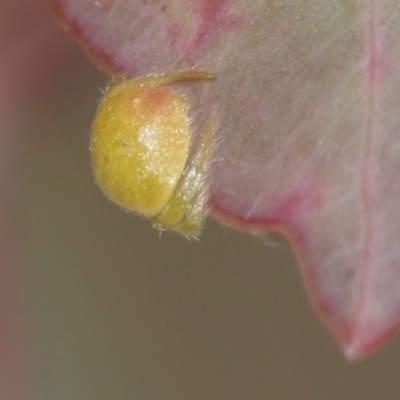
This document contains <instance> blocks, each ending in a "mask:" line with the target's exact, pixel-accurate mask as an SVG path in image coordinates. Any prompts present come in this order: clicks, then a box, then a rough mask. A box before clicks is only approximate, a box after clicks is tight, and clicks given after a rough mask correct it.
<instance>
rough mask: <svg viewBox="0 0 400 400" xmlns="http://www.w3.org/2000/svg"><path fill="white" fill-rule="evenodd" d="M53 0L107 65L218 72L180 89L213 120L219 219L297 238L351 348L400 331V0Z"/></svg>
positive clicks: (365, 350) (317, 294) (317, 289)
mask: <svg viewBox="0 0 400 400" xmlns="http://www.w3.org/2000/svg"><path fill="white" fill-rule="evenodd" d="M50 4H51V6H52V7H53V9H54V10H55V12H56V14H57V15H58V16H59V18H60V19H61V20H62V22H63V24H64V26H65V27H66V28H67V29H68V30H69V31H70V33H71V34H72V35H74V37H75V38H77V39H78V40H79V41H80V42H81V43H82V44H83V46H84V48H85V49H86V51H87V52H88V53H89V54H90V55H91V57H92V58H94V59H95V60H96V63H97V64H98V65H99V66H101V67H102V68H103V69H105V70H107V71H108V72H110V73H129V74H132V75H138V74H147V73H149V72H166V71H169V70H177V69H185V68H198V69H206V70H208V71H210V72H215V73H217V74H218V80H217V81H216V82H214V83H212V84H209V83H207V84H205V83H203V84H194V85H190V86H191V87H190V88H189V89H188V88H186V86H185V88H184V89H182V90H186V91H187V93H188V95H189V96H192V99H193V126H194V130H195V132H199V131H200V129H201V124H202V123H203V122H204V120H205V118H207V117H208V116H210V115H212V116H213V118H214V119H215V121H216V123H217V133H216V135H217V140H216V142H217V146H216V150H215V159H214V163H213V168H212V172H211V175H210V185H211V206H212V209H213V212H214V215H216V216H217V217H218V218H219V219H220V220H222V221H224V222H225V223H227V224H230V225H232V226H234V227H237V228H240V229H243V230H248V231H258V232H263V231H267V230H270V229H276V230H280V231H282V232H284V233H286V234H287V235H288V237H289V238H290V239H291V242H292V243H293V245H294V246H295V248H296V250H297V253H298V255H299V259H300V264H301V271H302V275H303V277H304V281H305V284H306V286H307V288H308V289H309V293H310V295H311V298H312V300H313V302H314V304H315V306H316V309H317V311H318V313H319V314H320V315H321V316H322V318H323V320H324V321H325V323H326V324H327V326H328V327H329V329H330V330H331V332H332V333H333V334H334V336H335V337H336V338H337V339H338V341H339V342H340V343H341V345H342V347H343V349H344V352H345V354H346V355H347V357H348V358H350V359H354V358H359V357H362V356H365V355H368V354H369V353H370V352H372V351H373V350H375V349H376V348H377V347H378V345H380V344H382V343H384V342H385V341H386V340H387V339H388V338H389V337H390V336H391V335H392V334H393V333H395V332H396V331H397V330H398V327H399V324H400V246H398V245H397V242H398V240H399V238H400V212H399V211H398V210H397V208H398V199H399V198H400V179H399V178H400V175H399V161H400V140H399V135H400V112H399V110H398V109H399V107H400V69H399V68H398V66H399V65H400V41H399V40H398V38H399V37H400V3H399V2H398V1H397V0H381V1H377V0H376V1H374V0H369V1H367V0H358V1H348V0H337V1H330V0H301V1H297V2H290V1H280V0H272V1H262V0H258V1H257V0H252V1H250V0H248V1H244V0H220V1H218V2H217V1H213V0H177V1H174V2H165V1H161V0H157V1H144V0H141V1H140V0H103V1H100V0H99V1H92V0H52V1H50ZM192 86H193V87H192Z"/></svg>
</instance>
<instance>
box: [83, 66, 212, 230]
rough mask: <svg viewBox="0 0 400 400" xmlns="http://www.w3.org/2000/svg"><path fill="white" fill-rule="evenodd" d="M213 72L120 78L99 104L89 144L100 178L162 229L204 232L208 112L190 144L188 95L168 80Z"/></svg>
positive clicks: (109, 192) (121, 201) (110, 193)
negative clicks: (197, 140) (173, 88)
mask: <svg viewBox="0 0 400 400" xmlns="http://www.w3.org/2000/svg"><path fill="white" fill-rule="evenodd" d="M212 79H215V76H214V75H212V74H210V73H208V72H205V71H195V70H188V71H176V72H169V73H165V74H160V75H147V76H144V77H140V78H136V79H126V78H123V79H119V80H117V81H116V82H115V83H114V84H113V85H112V86H111V87H110V89H109V90H108V91H107V93H106V94H105V95H104V98H103V100H102V102H101V104H100V105H99V108H98V110H97V114H96V117H95V120H94V123H93V128H92V136H91V146H90V147H91V156H92V165H93V171H94V175H95V179H96V182H97V184H98V186H99V187H100V189H101V190H102V191H103V192H104V193H105V195H106V196H107V197H108V198H109V199H110V200H112V201H114V202H115V203H117V204H118V205H120V206H121V207H123V208H125V209H128V210H131V211H136V212H139V213H141V214H144V215H146V216H148V217H150V219H151V220H152V221H153V223H154V226H155V227H157V228H158V229H160V230H175V231H177V232H179V233H182V234H184V235H187V236H189V235H196V234H197V233H198V232H199V230H200V228H201V224H202V222H203V220H204V218H205V215H206V209H207V200H208V186H207V183H206V178H207V173H208V170H209V166H210V163H211V153H212V148H213V124H212V121H211V120H208V121H207V122H206V124H205V127H204V130H203V132H202V134H201V137H200V140H199V142H198V145H197V146H196V148H195V149H192V147H193V146H194V142H193V141H192V132H191V123H190V116H189V106H188V102H187V99H186V98H185V97H184V96H183V95H182V94H180V93H177V92H176V91H173V90H172V89H171V88H170V87H168V86H167V85H170V84H174V83H178V82H184V81H200V80H212Z"/></svg>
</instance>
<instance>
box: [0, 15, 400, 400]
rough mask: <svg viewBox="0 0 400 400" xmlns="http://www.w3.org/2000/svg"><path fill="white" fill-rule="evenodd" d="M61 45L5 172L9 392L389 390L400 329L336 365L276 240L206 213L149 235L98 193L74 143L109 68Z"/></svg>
mask: <svg viewBox="0 0 400 400" xmlns="http://www.w3.org/2000/svg"><path fill="white" fill-rule="evenodd" d="M46 18H50V16H49V15H47V14H46ZM54 29H55V32H59V29H58V27H55V28H54ZM73 52H74V55H73V57H74V60H75V61H74V63H73V64H71V65H69V67H68V68H64V69H62V70H60V69H59V67H58V70H57V73H54V74H51V76H50V75H49V78H48V79H47V81H46V82H47V84H46V86H43V87H38V89H37V92H36V93H35V96H32V97H31V99H30V102H29V104H28V106H26V107H25V108H24V111H23V114H21V115H20V118H19V123H18V127H17V128H15V132H16V134H15V135H14V137H13V140H12V146H10V147H9V149H10V150H9V153H10V154H11V155H12V156H10V157H9V158H10V159H9V160H8V162H7V169H6V172H5V174H3V175H4V178H3V181H4V182H5V185H6V186H5V187H6V188H7V190H6V195H5V200H4V204H5V209H6V212H5V213H4V218H3V219H4V221H5V223H4V226H6V227H7V229H6V230H5V231H4V232H5V235H4V236H5V237H4V241H3V243H7V248H8V251H7V257H8V259H7V260H8V261H7V262H8V264H7V265H10V266H11V268H10V271H9V273H7V274H8V275H7V277H8V278H7V279H8V281H7V282H8V285H7V293H8V295H7V296H8V297H7V301H9V302H10V304H11V306H10V310H13V312H14V313H15V315H14V316H13V318H12V319H11V320H12V325H10V326H11V327H12V334H11V336H12V338H13V346H14V347H13V355H12V356H10V360H11V359H13V360H14V362H15V366H13V368H14V369H13V371H17V375H18V376H16V378H15V379H16V382H17V383H16V384H17V385H18V386H19V393H20V394H19V395H20V396H22V397H21V399H29V400H72V399H79V400H94V399H96V400H110V399H116V400H122V399H124V400H125V399H135V400H179V399H185V400H204V399H207V400H220V399H229V400H244V399H252V400H258V399H269V400H274V399H296V400H299V399H324V400H330V399H332V400H334V399H335V400H336V399H364V400H368V399H371V400H372V399H380V398H385V399H398V398H399V396H400V394H399V393H400V379H399V376H398V371H399V364H400V361H399V360H400V341H399V339H396V340H395V341H394V342H392V343H391V344H390V345H389V346H388V347H386V348H385V349H383V350H382V351H381V352H380V353H378V354H377V355H375V356H373V357H371V358H370V359H367V360H365V361H362V362H358V363H355V364H349V363H348V362H346V361H345V360H344V358H343V356H342V355H341V353H340V350H339V349H338V348H337V346H336V344H335V343H334V342H333V340H332V339H331V338H330V337H329V335H328V333H327V332H326V331H325V329H324V328H323V327H322V325H321V324H320V322H319V321H318V320H317V318H316V316H315V315H314V313H313V311H312V309H311V307H310V304H309V302H308V300H307V298H306V293H305V291H304V290H303V288H302V285H301V280H300V276H299V274H298V271H297V267H296V260H295V257H294V255H293V253H292V251H291V249H290V247H289V245H288V244H287V243H286V242H285V241H284V240H283V239H282V238H280V237H278V236H271V237H268V238H267V240H266V241H262V240H259V239H256V238H254V237H251V236H250V235H246V234H242V233H238V232H234V231H231V230H229V229H227V228H224V227H222V226H220V225H218V224H217V223H215V222H213V221H212V220H208V222H207V224H206V226H205V229H204V231H203V234H202V235H201V240H200V241H188V240H185V239H184V238H182V237H179V236H177V235H173V234H168V233H164V234H162V235H161V236H160V235H159V233H158V232H157V231H155V230H153V229H152V228H151V226H150V224H149V223H148V222H147V221H145V220H143V219H141V218H139V217H137V216H134V215H129V214H127V213H125V212H123V211H121V210H120V209H119V208H118V207H116V206H114V205H112V204H111V203H109V202H108V201H107V199H106V198H105V197H104V196H103V195H102V194H101V193H100V191H99V190H98V189H97V188H96V186H95V184H94V181H93V178H92V172H91V167H90V158H89V150H88V142H89V132H90V126H91V122H92V118H93V115H94V112H95V109H96V105H97V102H98V100H99V98H100V89H101V88H104V87H105V85H106V83H107V80H108V78H107V77H106V76H105V75H103V74H101V73H99V72H98V71H97V70H96V69H95V67H94V66H93V65H92V64H91V63H90V62H89V61H87V60H86V58H85V57H84V55H83V54H81V52H80V50H79V49H78V48H77V47H76V49H75V50H73ZM3 275H4V274H3ZM2 299H5V296H3V297H2ZM4 301H5V300H4ZM9 321H10V320H9ZM0 398H2V397H1V396H0ZM10 399H11V397H10ZM13 399H14V397H13ZM7 400H9V399H8V398H7ZM18 400H19V399H18Z"/></svg>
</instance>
